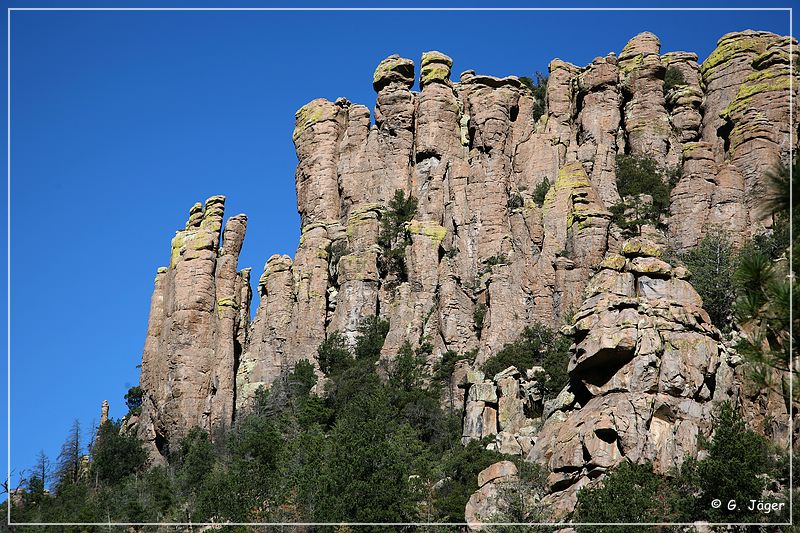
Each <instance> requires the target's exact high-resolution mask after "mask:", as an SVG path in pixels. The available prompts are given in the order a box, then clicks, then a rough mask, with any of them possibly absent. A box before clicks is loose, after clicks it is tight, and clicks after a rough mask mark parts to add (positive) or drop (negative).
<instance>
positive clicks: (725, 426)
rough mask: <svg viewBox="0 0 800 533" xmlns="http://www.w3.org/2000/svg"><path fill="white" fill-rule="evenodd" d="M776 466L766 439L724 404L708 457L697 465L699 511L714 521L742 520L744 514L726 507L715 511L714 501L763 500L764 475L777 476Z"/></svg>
mask: <svg viewBox="0 0 800 533" xmlns="http://www.w3.org/2000/svg"><path fill="white" fill-rule="evenodd" d="M774 466H775V465H774V463H773V462H772V461H771V459H770V448H769V444H768V442H767V440H766V439H764V437H762V436H761V435H758V434H756V433H754V432H753V431H750V430H748V429H747V427H746V425H745V422H744V420H743V419H742V417H741V416H740V415H739V414H738V413H736V412H735V411H734V409H733V407H732V406H731V405H730V404H729V403H728V402H725V403H723V404H722V408H721V409H720V413H719V416H718V417H717V420H716V423H715V424H714V438H713V439H712V441H711V443H710V445H709V446H708V457H707V458H705V459H703V460H702V461H699V462H697V465H696V468H697V471H696V474H697V478H698V479H699V488H700V490H701V491H702V497H701V498H699V499H698V508H699V509H700V510H703V511H704V512H705V518H707V519H709V520H711V521H714V522H731V521H733V520H732V518H733V517H736V518H737V519H741V518H742V513H741V512H739V511H729V510H728V509H727V506H726V505H723V506H722V507H721V508H719V509H714V508H713V507H712V506H711V500H713V499H715V498H716V499H719V500H722V501H723V502H728V501H730V500H735V501H736V502H738V503H739V505H745V502H749V501H750V500H760V499H761V496H762V492H763V490H764V488H765V485H766V476H765V474H767V475H768V474H774V473H775V472H774V471H773V469H774ZM750 518H753V516H751V517H750ZM737 521H738V520H737ZM746 521H747V520H746Z"/></svg>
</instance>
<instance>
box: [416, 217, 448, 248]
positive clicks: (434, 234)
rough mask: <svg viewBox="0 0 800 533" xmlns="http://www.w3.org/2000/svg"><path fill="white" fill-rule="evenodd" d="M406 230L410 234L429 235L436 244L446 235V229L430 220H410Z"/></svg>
mask: <svg viewBox="0 0 800 533" xmlns="http://www.w3.org/2000/svg"><path fill="white" fill-rule="evenodd" d="M406 230H407V231H408V232H409V233H411V234H412V235H424V236H425V237H429V238H430V239H431V240H432V241H434V242H435V243H436V244H439V243H441V242H442V241H443V240H444V238H445V237H446V236H447V229H445V228H443V227H442V226H440V225H438V224H434V223H432V222H420V221H418V220H412V221H411V222H409V223H408V224H407V225H406Z"/></svg>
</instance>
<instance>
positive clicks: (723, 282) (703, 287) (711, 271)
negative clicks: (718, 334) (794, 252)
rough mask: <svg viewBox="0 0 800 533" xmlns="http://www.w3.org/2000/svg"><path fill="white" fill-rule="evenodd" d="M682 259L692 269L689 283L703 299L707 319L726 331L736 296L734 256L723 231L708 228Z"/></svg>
mask: <svg viewBox="0 0 800 533" xmlns="http://www.w3.org/2000/svg"><path fill="white" fill-rule="evenodd" d="M682 259H683V262H684V263H685V264H686V266H687V267H688V268H689V270H690V271H691V272H692V278H691V282H692V286H693V287H694V288H695V290H696V291H697V293H698V294H699V295H700V297H701V298H702V299H703V309H705V310H706V311H708V315H709V317H710V318H711V322H712V323H713V324H714V325H715V326H717V327H718V328H720V329H721V330H723V331H728V330H730V328H731V318H732V316H731V315H732V313H733V303H734V300H735V298H736V291H735V285H734V282H733V278H734V273H735V271H736V257H735V253H734V250H733V246H732V244H731V242H730V240H729V239H728V236H727V234H726V233H725V232H724V231H723V230H722V229H721V228H710V229H709V231H708V232H707V233H706V235H705V237H703V240H702V241H700V244H699V245H698V246H697V247H696V248H693V249H692V250H690V251H689V252H687V253H686V254H684V255H683V257H682Z"/></svg>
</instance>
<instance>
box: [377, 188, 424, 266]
mask: <svg viewBox="0 0 800 533" xmlns="http://www.w3.org/2000/svg"><path fill="white" fill-rule="evenodd" d="M416 212H417V199H416V198H414V197H413V196H409V197H408V198H406V194H405V192H403V191H402V190H400V189H398V190H396V191H395V193H394V197H393V198H392V199H391V200H390V201H389V205H388V206H387V208H386V210H385V211H384V213H383V215H382V216H381V224H380V233H379V235H378V244H379V245H380V246H381V249H382V250H383V254H382V255H381V269H382V270H383V271H384V272H385V273H386V274H392V275H394V276H395V277H396V278H397V280H398V281H401V282H402V281H405V280H406V278H407V274H406V264H405V251H406V246H408V243H409V242H410V237H409V235H408V233H407V231H406V224H407V223H408V222H411V220H412V219H413V218H414V215H415V214H416Z"/></svg>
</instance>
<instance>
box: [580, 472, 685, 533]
mask: <svg viewBox="0 0 800 533" xmlns="http://www.w3.org/2000/svg"><path fill="white" fill-rule="evenodd" d="M679 499H680V496H678V495H677V494H676V493H675V491H674V489H673V488H672V487H671V486H670V483H669V482H668V481H667V480H666V479H665V478H662V477H661V476H658V475H656V474H654V473H653V467H652V465H650V464H643V465H637V464H631V463H628V462H623V463H622V464H620V465H619V466H618V467H617V468H616V469H614V470H613V471H612V472H611V473H610V474H608V476H607V477H606V478H605V479H604V480H603V482H602V486H600V487H592V488H586V489H583V490H581V491H579V492H578V505H577V507H576V509H575V515H574V517H573V519H574V521H576V522H583V523H620V522H621V523H626V522H627V523H640V522H674V521H676V520H675V518H676V512H675V509H674V507H673V506H674V505H675V504H677V503H678V500H679ZM677 518H679V517H677ZM678 521H680V520H678ZM641 530H642V528H641V527H640V526H579V527H578V531H579V532H581V533H583V532H600V531H602V532H612V533H637V532H639V531H641Z"/></svg>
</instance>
